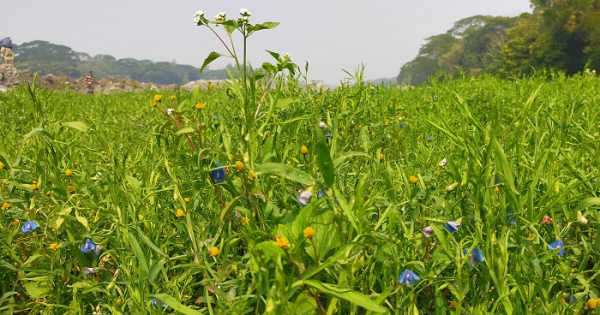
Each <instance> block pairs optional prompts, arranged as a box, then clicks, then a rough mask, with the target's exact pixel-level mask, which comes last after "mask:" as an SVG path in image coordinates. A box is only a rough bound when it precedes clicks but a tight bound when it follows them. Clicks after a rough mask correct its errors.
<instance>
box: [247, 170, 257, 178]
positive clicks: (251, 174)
mask: <svg viewBox="0 0 600 315" xmlns="http://www.w3.org/2000/svg"><path fill="white" fill-rule="evenodd" d="M248 178H250V179H254V178H256V174H254V170H250V171H249V172H248Z"/></svg>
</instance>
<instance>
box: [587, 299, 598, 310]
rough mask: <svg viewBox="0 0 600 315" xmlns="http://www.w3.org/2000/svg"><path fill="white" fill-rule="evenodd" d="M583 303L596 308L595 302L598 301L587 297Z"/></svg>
mask: <svg viewBox="0 0 600 315" xmlns="http://www.w3.org/2000/svg"><path fill="white" fill-rule="evenodd" d="M585 304H586V305H587V307H588V308H591V309H595V308H596V304H598V301H597V300H595V299H589V300H588V301H587V303H585Z"/></svg>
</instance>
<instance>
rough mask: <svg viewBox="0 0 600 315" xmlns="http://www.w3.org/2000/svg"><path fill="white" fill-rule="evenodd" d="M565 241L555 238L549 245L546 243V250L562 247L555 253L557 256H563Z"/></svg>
mask: <svg viewBox="0 0 600 315" xmlns="http://www.w3.org/2000/svg"><path fill="white" fill-rule="evenodd" d="M564 247H565V243H564V242H563V241H561V240H556V241H554V242H553V243H551V244H550V245H548V250H554V249H559V248H562V249H561V250H560V251H559V252H558V253H556V254H557V255H558V256H564V255H565V249H564Z"/></svg>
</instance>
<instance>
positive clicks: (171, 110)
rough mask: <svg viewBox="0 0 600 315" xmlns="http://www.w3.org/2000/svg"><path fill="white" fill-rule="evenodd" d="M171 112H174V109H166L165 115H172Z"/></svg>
mask: <svg viewBox="0 0 600 315" xmlns="http://www.w3.org/2000/svg"><path fill="white" fill-rule="evenodd" d="M173 112H175V109H173V108H167V115H172V114H173Z"/></svg>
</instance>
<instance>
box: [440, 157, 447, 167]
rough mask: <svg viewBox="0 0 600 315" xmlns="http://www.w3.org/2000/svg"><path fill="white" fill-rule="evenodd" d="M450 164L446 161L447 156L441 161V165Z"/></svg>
mask: <svg viewBox="0 0 600 315" xmlns="http://www.w3.org/2000/svg"><path fill="white" fill-rule="evenodd" d="M446 165H448V161H446V158H444V159H443V160H442V161H441V162H440V166H446Z"/></svg>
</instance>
